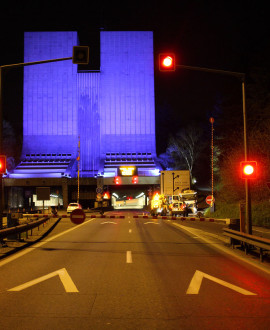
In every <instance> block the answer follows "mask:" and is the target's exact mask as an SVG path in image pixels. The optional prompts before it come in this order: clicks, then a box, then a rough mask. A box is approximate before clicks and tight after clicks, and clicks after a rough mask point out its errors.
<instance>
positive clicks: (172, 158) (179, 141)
mask: <svg viewBox="0 0 270 330" xmlns="http://www.w3.org/2000/svg"><path fill="white" fill-rule="evenodd" d="M202 135H203V130H202V129H201V127H200V126H197V125H189V126H187V127H185V128H182V129H181V130H180V131H179V132H178V133H177V134H176V136H175V137H173V136H171V137H170V139H169V145H168V148H167V150H166V155H167V157H166V156H165V155H162V158H161V159H160V162H161V163H163V164H164V163H166V164H167V165H169V164H172V166H173V168H172V169H178V170H189V171H190V176H191V178H192V176H193V175H192V174H193V169H194V164H195V161H196V160H197V159H198V157H199V155H200V154H201V153H202V150H203V148H204V145H205V143H203V142H202V139H201V138H202Z"/></svg>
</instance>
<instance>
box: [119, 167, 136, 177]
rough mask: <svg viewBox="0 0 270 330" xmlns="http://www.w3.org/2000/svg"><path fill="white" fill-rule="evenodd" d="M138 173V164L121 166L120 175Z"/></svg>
mask: <svg viewBox="0 0 270 330" xmlns="http://www.w3.org/2000/svg"><path fill="white" fill-rule="evenodd" d="M136 173H137V168H136V166H121V167H119V175H122V176H133V175H135V174H136Z"/></svg>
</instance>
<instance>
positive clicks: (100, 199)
mask: <svg viewBox="0 0 270 330" xmlns="http://www.w3.org/2000/svg"><path fill="white" fill-rule="evenodd" d="M96 200H97V201H98V202H100V201H102V195H101V194H100V193H98V194H97V197H96Z"/></svg>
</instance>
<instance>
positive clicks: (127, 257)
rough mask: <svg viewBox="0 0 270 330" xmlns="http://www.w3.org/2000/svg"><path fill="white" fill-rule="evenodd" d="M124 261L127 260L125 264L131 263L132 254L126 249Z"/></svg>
mask: <svg viewBox="0 0 270 330" xmlns="http://www.w3.org/2000/svg"><path fill="white" fill-rule="evenodd" d="M126 261H127V264H132V255H131V251H127V254H126Z"/></svg>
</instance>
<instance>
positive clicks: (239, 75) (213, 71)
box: [176, 64, 245, 80]
mask: <svg viewBox="0 0 270 330" xmlns="http://www.w3.org/2000/svg"><path fill="white" fill-rule="evenodd" d="M176 67H177V68H179V69H186V70H193V71H203V72H210V73H218V74H226V75H229V76H234V77H237V78H240V79H243V80H244V79H245V74H244V73H242V72H234V71H226V70H217V69H210V68H202V67H199V66H189V65H182V64H176Z"/></svg>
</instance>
